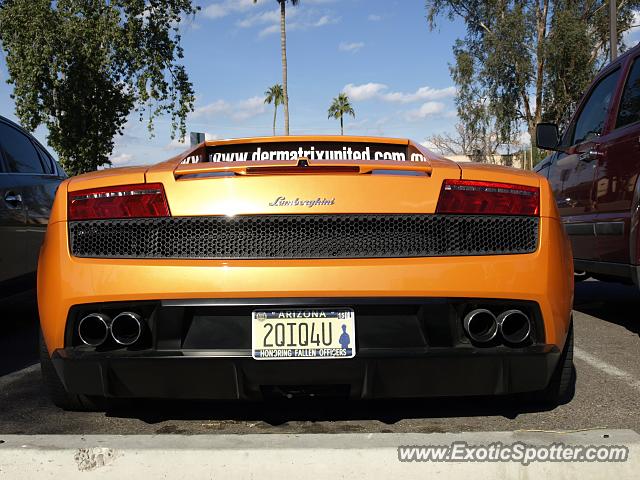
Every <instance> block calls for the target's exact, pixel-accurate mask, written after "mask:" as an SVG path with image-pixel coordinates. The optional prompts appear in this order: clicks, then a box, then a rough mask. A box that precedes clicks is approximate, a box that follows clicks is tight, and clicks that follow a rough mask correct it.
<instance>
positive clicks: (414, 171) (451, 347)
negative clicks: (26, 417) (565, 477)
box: [38, 136, 574, 409]
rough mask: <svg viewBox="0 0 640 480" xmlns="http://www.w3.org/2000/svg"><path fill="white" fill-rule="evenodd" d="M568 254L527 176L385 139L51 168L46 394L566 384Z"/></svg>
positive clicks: (249, 147)
mask: <svg viewBox="0 0 640 480" xmlns="http://www.w3.org/2000/svg"><path fill="white" fill-rule="evenodd" d="M572 299H573V265H572V256H571V250H570V246H569V244H568V241H567V237H566V235H565V233H564V230H563V226H562V223H561V222H560V219H559V217H558V212H557V210H556V204H555V201H554V198H553V195H552V193H551V190H550V188H549V184H548V183H547V181H546V179H544V178H543V177H541V176H539V175H537V174H534V173H531V172H524V171H520V170H515V169H511V168H503V167H496V166H493V165H483V164H473V163H466V164H457V163H454V162H451V161H449V160H447V159H445V158H443V157H440V156H438V155H436V154H434V153H432V152H430V151H428V150H426V149H425V148H423V147H422V146H421V145H419V144H416V143H413V142H411V141H409V140H404V139H386V138H366V137H316V136H313V137H273V138H250V139H239V140H227V141H219V142H205V143H203V144H200V145H198V146H197V147H195V148H193V149H191V150H190V151H187V152H185V153H184V154H183V155H180V156H178V157H176V158H173V159H171V160H169V161H166V162H164V163H159V164H157V165H153V166H144V167H132V168H119V169H109V170H104V171H101V172H95V173H90V174H86V175H81V176H78V177H74V178H71V179H68V180H67V181H65V182H63V183H62V184H61V186H60V188H59V189H58V192H57V196H56V199H55V203H54V206H53V211H52V214H51V218H50V221H49V226H48V231H47V234H46V239H45V242H44V245H43V247H42V252H41V255H40V263H39V269H38V304H39V310H40V318H41V328H42V343H41V362H42V373H43V376H44V381H45V382H46V384H47V386H48V388H49V391H50V393H51V396H52V398H53V401H54V403H55V404H56V405H58V406H60V407H62V408H66V409H94V408H102V407H104V405H105V401H106V400H109V399H111V398H180V399H242V400H251V399H263V398H268V397H272V396H283V397H288V398H291V397H296V396H305V395H315V396H319V395H341V396H345V397H350V398H360V399H371V398H383V397H429V396H454V395H504V394H516V393H528V394H531V396H532V397H535V398H538V399H540V400H541V401H546V402H553V403H558V402H564V401H567V400H568V399H570V397H571V393H572V389H573V383H574V374H573V363H572V357H573V336H572V324H571V304H572Z"/></svg>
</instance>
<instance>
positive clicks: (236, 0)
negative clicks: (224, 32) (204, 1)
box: [202, 0, 254, 18]
mask: <svg viewBox="0 0 640 480" xmlns="http://www.w3.org/2000/svg"><path fill="white" fill-rule="evenodd" d="M253 6H254V5H253V0H223V1H221V2H215V3H212V4H211V5H209V6H207V7H205V8H203V9H202V13H203V15H204V16H205V17H209V18H222V17H226V16H227V15H229V14H232V13H238V12H245V11H247V10H249V9H250V8H252V7H253Z"/></svg>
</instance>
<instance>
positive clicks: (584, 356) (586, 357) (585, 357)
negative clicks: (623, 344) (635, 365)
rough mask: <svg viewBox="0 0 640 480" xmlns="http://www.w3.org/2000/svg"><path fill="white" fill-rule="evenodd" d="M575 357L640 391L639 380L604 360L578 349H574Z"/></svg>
mask: <svg viewBox="0 0 640 480" xmlns="http://www.w3.org/2000/svg"><path fill="white" fill-rule="evenodd" d="M573 355H574V356H575V357H576V358H578V359H580V360H582V361H583V362H585V363H588V364H589V365H591V366H592V367H594V368H597V369H598V370H600V371H601V372H603V373H606V374H607V375H609V376H612V377H616V378H618V379H620V380H622V381H623V382H625V383H626V384H627V385H629V386H630V387H631V388H634V389H636V390H638V391H640V380H638V379H637V378H636V377H634V376H633V375H632V374H630V373H629V372H625V371H624V370H621V369H619V368H618V367H616V366H614V365H611V364H610V363H607V362H605V361H604V360H601V359H599V358H598V357H596V356H594V355H591V354H590V353H588V352H585V351H584V350H582V349H581V348H578V347H574V349H573Z"/></svg>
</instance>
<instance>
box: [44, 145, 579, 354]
mask: <svg viewBox="0 0 640 480" xmlns="http://www.w3.org/2000/svg"><path fill="white" fill-rule="evenodd" d="M270 141H277V142H289V141H290V142H300V141H333V142H343V141H349V142H363V143H369V142H371V143H382V142H384V143H393V144H400V145H402V144H408V145H410V146H412V148H415V149H416V150H417V151H420V152H421V153H423V155H425V157H426V158H427V159H428V160H429V162H428V165H427V167H429V168H426V167H425V166H424V165H423V166H422V169H423V170H425V171H426V170H431V173H430V175H421V176H410V177H408V176H398V175H357V174H355V175H353V174H310V175H296V176H291V175H268V174H265V175H245V176H236V177H231V178H230V177H220V178H214V179H207V180H206V181H202V180H198V179H185V178H179V179H176V173H178V174H179V173H180V171H181V170H182V171H183V172H186V171H187V170H188V171H190V172H193V171H194V170H198V169H202V168H210V167H211V165H206V164H205V165H203V166H201V165H198V164H196V165H189V166H180V162H181V160H183V159H184V158H187V157H189V156H190V155H193V154H194V153H197V151H198V149H201V148H203V147H204V146H205V144H201V145H199V146H198V147H196V148H194V149H192V150H190V151H188V152H186V153H185V154H184V155H181V156H178V157H175V158H173V159H171V160H169V161H166V162H163V163H160V164H157V165H155V166H150V167H135V168H124V169H109V170H105V171H101V172H93V173H90V174H86V175H81V176H78V177H74V178H71V179H69V180H67V181H65V182H64V183H63V184H61V186H60V188H59V191H58V194H57V196H56V200H55V203H54V206H53V210H52V215H51V218H50V222H49V227H48V231H47V235H46V238H45V242H44V244H43V246H42V251H41V255H40V262H39V268H38V306H39V310H40V319H41V325H42V331H43V334H44V338H45V342H46V344H47V348H48V350H49V352H53V351H54V350H55V349H58V348H62V347H63V346H64V345H63V344H64V330H65V322H66V318H67V314H68V311H69V309H70V308H71V307H72V306H73V305H75V304H79V303H92V302H106V301H123V300H151V299H154V300H161V299H183V298H207V297H209V298H213V297H215V298H232V297H236V298H239V297H244V298H259V297H283V296H286V297H367V296H389V297H400V296H413V297H479V298H493V299H520V300H532V301H535V302H537V303H538V304H539V305H540V308H541V311H542V315H543V318H544V324H545V330H546V343H548V344H555V345H557V346H558V348H560V349H562V347H563V345H564V342H565V338H566V335H567V331H568V322H569V319H570V312H571V306H572V301H573V265H572V255H571V250H570V246H569V243H568V240H567V237H566V235H565V233H564V230H563V226H562V223H561V222H560V220H559V215H558V211H557V209H556V205H555V201H554V198H553V195H552V193H551V190H550V188H549V185H548V183H547V181H546V179H544V178H543V177H541V176H539V175H537V174H535V173H532V172H524V171H518V170H514V169H510V168H499V167H495V166H488V165H479V164H461V165H458V164H456V163H454V162H451V161H449V160H446V159H444V158H443V157H440V156H438V155H435V154H434V153H432V152H429V151H428V150H426V149H425V148H423V147H422V146H420V145H418V144H413V143H411V142H409V141H408V140H403V139H380V138H368V137H346V136H345V137H269V138H253V139H238V140H230V141H222V142H206V145H207V146H212V145H224V144H231V143H245V142H247V143H251V142H270ZM258 163H264V162H256V163H255V164H256V165H257V164H258ZM318 163H320V162H318ZM355 163H357V164H362V162H355ZM251 164H252V162H245V165H243V167H248V166H251ZM342 164H344V162H342ZM381 164H382V163H381V162H376V165H381ZM389 165H391V164H389ZM395 166H396V167H397V163H396V164H395ZM186 167H189V168H186ZM220 167H221V168H223V167H224V166H222V165H221V166H220ZM234 167H235V168H238V167H237V166H234ZM365 167H366V165H365ZM390 168H391V167H390ZM448 178H449V179H452V178H453V179H456V178H463V179H477V180H487V179H489V180H492V181H497V182H507V183H516V184H521V185H529V186H539V188H540V212H541V214H540V228H539V248H538V250H537V251H536V252H534V253H531V254H523V255H496V256H466V257H429V258H384V259H382V258H377V259H327V260H306V259H305V260H169V259H166V260H165V259H158V260H156V259H153V260H139V259H91V258H76V257H73V256H71V254H70V252H69V247H68V233H67V223H66V215H67V213H66V212H67V192H70V191H77V190H84V189H87V188H95V187H100V186H107V185H125V184H135V183H143V182H148V183H151V182H161V183H163V184H164V188H165V191H166V194H167V198H168V202H169V206H170V210H171V214H172V215H174V216H187V215H241V214H258V213H259V214H269V213H278V214H286V213H308V214H319V213H427V214H428V213H433V212H434V211H435V209H436V203H437V200H438V195H439V192H440V188H441V185H442V181H443V180H444V179H448ZM213 186H215V188H212V187H213ZM283 193H286V195H289V196H296V195H298V196H301V197H309V198H315V197H327V196H330V197H335V198H336V199H339V202H336V205H328V206H322V205H319V206H316V207H314V208H313V210H311V211H310V210H309V209H308V208H307V207H293V206H291V207H274V206H269V203H271V202H273V201H274V199H276V198H277V197H278V196H280V195H282V194H283Z"/></svg>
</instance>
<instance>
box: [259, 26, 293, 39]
mask: <svg viewBox="0 0 640 480" xmlns="http://www.w3.org/2000/svg"><path fill="white" fill-rule="evenodd" d="M289 30H291V29H289ZM278 32H280V25H279V24H277V25H276V24H274V25H269V26H268V27H265V28H263V29H262V30H260V33H259V34H258V36H260V37H264V36H266V35H272V34H274V33H278Z"/></svg>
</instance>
